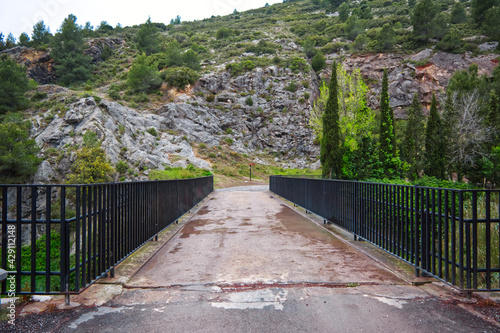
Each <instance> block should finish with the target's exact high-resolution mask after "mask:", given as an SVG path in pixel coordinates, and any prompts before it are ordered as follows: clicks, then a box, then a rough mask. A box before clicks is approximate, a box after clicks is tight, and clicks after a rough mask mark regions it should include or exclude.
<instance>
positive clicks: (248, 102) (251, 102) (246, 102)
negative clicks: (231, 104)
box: [245, 96, 253, 106]
mask: <svg viewBox="0 0 500 333" xmlns="http://www.w3.org/2000/svg"><path fill="white" fill-rule="evenodd" d="M245 104H246V105H248V106H252V105H253V99H252V97H250V96H248V97H247V99H246V100H245Z"/></svg>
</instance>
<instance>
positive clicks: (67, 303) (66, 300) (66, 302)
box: [64, 294, 70, 305]
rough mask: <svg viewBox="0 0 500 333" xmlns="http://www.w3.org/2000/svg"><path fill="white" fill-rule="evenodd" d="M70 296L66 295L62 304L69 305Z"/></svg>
mask: <svg viewBox="0 0 500 333" xmlns="http://www.w3.org/2000/svg"><path fill="white" fill-rule="evenodd" d="M69 298H70V296H69V295H68V294H66V295H64V304H66V305H69V304H70V299H69Z"/></svg>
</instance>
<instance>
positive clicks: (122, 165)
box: [115, 161, 128, 174]
mask: <svg viewBox="0 0 500 333" xmlns="http://www.w3.org/2000/svg"><path fill="white" fill-rule="evenodd" d="M115 169H116V171H117V172H118V173H120V174H124V173H125V172H127V170H128V164H127V162H125V161H119V162H118V163H116V165H115Z"/></svg>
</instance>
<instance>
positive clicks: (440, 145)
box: [425, 95, 446, 179]
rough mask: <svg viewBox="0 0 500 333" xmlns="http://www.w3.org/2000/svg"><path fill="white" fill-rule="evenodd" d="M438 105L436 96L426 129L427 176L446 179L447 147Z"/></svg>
mask: <svg viewBox="0 0 500 333" xmlns="http://www.w3.org/2000/svg"><path fill="white" fill-rule="evenodd" d="M436 104H437V102H436V95H432V102H431V110H430V114H429V119H428V120H427V127H426V129H425V164H426V165H425V174H426V175H427V176H430V177H436V178H438V179H444V177H445V152H446V149H445V148H446V145H445V138H444V128H443V122H442V121H441V117H440V116H439V113H438V111H437V105H436Z"/></svg>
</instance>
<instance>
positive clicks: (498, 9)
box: [483, 3, 500, 41]
mask: <svg viewBox="0 0 500 333" xmlns="http://www.w3.org/2000/svg"><path fill="white" fill-rule="evenodd" d="M498 22H500V3H499V4H498V5H497V6H495V7H492V8H490V9H488V11H487V12H486V15H485V17H484V22H483V32H484V33H485V34H486V35H487V36H489V37H491V38H493V39H495V40H497V41H500V29H499V27H498V26H499V23H498Z"/></svg>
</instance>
